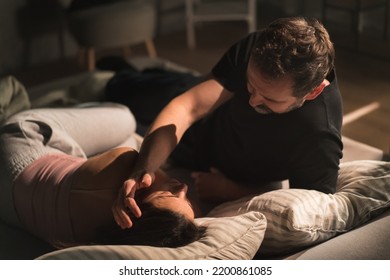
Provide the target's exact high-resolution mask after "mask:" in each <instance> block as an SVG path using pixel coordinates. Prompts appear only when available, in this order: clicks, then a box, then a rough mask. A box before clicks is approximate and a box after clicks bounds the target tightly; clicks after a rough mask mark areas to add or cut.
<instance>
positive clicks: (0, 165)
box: [0, 103, 135, 222]
mask: <svg viewBox="0 0 390 280" xmlns="http://www.w3.org/2000/svg"><path fill="white" fill-rule="evenodd" d="M134 132H135V120H134V117H133V115H132V114H131V113H130V111H129V110H128V108H127V107H125V106H122V105H119V104H113V103H102V104H100V105H97V106H93V107H73V108H55V109H52V108H43V109H34V110H27V111H23V112H21V113H18V114H16V115H14V116H12V117H11V118H9V119H8V120H7V121H6V123H5V124H4V126H2V127H1V128H0V183H1V194H0V214H1V215H0V216H1V218H3V219H4V220H6V221H7V222H8V221H11V222H12V221H15V216H14V215H13V213H12V212H13V211H11V210H10V209H13V203H12V185H13V182H14V180H15V179H16V177H17V176H18V175H19V174H20V172H22V171H23V170H24V168H25V167H26V166H27V165H29V164H30V163H31V162H33V161H34V160H35V159H37V158H39V157H41V156H43V155H45V154H48V153H66V154H69V155H73V156H77V157H89V156H92V155H95V154H98V153H101V152H104V151H106V150H108V149H111V148H114V147H116V146H118V145H120V144H122V143H123V142H124V140H125V139H127V138H130V137H131V135H132V134H134Z"/></svg>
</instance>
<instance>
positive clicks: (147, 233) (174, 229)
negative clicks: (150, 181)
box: [98, 203, 206, 248]
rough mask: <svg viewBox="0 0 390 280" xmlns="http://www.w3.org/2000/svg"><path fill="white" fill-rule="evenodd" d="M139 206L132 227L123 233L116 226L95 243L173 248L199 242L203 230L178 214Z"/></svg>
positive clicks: (145, 204) (151, 206)
mask: <svg viewBox="0 0 390 280" xmlns="http://www.w3.org/2000/svg"><path fill="white" fill-rule="evenodd" d="M138 206H139V207H140V209H141V211H142V216H141V217H140V218H135V217H131V220H132V222H133V226H132V227H131V228H129V229H125V230H123V229H121V228H120V227H118V226H115V228H114V229H111V230H110V231H109V232H108V234H104V237H103V239H102V240H100V241H99V242H98V243H100V244H106V245H108V244H110V245H149V246H157V247H172V248H175V247H180V246H185V245H187V244H189V243H191V242H194V241H196V240H198V239H199V238H200V237H202V235H203V234H204V232H205V230H206V229H205V228H204V227H199V226H197V225H196V224H195V223H194V222H193V221H191V220H189V219H188V218H187V217H185V216H184V215H182V214H180V213H177V212H174V211H171V210H168V209H162V208H157V207H154V206H153V205H151V204H149V203H141V204H139V205H138ZM103 231H105V230H103ZM105 232H106V233H107V231H105Z"/></svg>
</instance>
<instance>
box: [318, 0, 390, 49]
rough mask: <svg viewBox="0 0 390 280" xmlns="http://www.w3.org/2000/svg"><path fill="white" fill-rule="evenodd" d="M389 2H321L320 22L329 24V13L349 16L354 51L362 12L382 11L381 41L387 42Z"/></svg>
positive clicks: (357, 47)
mask: <svg viewBox="0 0 390 280" xmlns="http://www.w3.org/2000/svg"><path fill="white" fill-rule="evenodd" d="M389 2H390V1H389V0H323V9H322V12H323V14H322V21H323V23H324V24H325V25H327V24H328V23H329V16H330V11H332V10H333V11H340V12H343V13H347V14H349V18H350V31H351V33H352V35H353V45H352V48H353V49H354V50H356V51H357V50H358V49H359V40H360V30H359V28H360V24H361V22H360V16H361V13H363V12H368V11H372V10H379V9H382V11H383V13H384V14H383V40H385V41H386V40H387V36H388V25H389V5H390V4H389Z"/></svg>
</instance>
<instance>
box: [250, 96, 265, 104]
mask: <svg viewBox="0 0 390 280" xmlns="http://www.w3.org/2000/svg"><path fill="white" fill-rule="evenodd" d="M262 104H264V98H263V97H261V95H259V94H251V95H250V97H249V105H251V106H252V107H257V106H259V105H262Z"/></svg>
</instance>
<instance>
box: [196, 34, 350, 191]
mask: <svg viewBox="0 0 390 280" xmlns="http://www.w3.org/2000/svg"><path fill="white" fill-rule="evenodd" d="M259 34H260V33H259V32H257V33H252V34H249V35H248V36H247V37H246V38H244V39H243V40H241V41H239V42H238V43H236V44H235V45H233V46H232V47H231V48H230V49H229V50H228V52H227V53H226V54H225V55H224V56H223V57H222V58H221V60H220V61H219V62H218V63H217V64H216V65H215V67H214V68H213V70H212V74H213V76H214V77H215V78H216V79H217V81H218V82H219V83H221V84H222V85H223V86H224V87H225V88H226V89H227V90H229V91H231V92H233V93H234V96H233V98H232V99H230V100H229V101H228V102H226V103H225V104H223V105H222V106H220V107H219V108H218V109H217V110H216V111H215V112H214V113H212V114H211V115H210V116H208V117H206V118H205V119H203V120H201V121H200V122H198V123H197V124H196V126H195V127H194V128H193V132H192V133H194V134H193V135H196V136H195V137H193V139H196V140H195V141H196V143H195V146H196V153H195V155H196V157H197V158H198V161H200V162H202V163H203V164H204V166H203V167H204V168H205V169H206V168H208V167H211V166H213V167H216V168H218V169H219V170H220V171H222V172H223V173H224V174H225V175H226V176H228V177H230V179H232V180H236V181H238V182H243V183H248V184H253V185H256V184H258V185H259V183H263V182H269V181H278V180H286V179H288V180H289V183H290V187H292V188H305V189H315V190H319V191H323V192H325V193H333V192H334V191H335V186H336V180H337V176H338V169H339V161H340V158H341V157H342V142H341V133H340V130H341V125H342V102H341V97H340V92H339V89H338V85H337V79H336V76H335V72H334V71H332V73H331V74H330V75H329V76H328V77H327V79H328V80H329V81H330V85H329V86H327V87H326V88H325V89H324V91H323V92H322V93H321V94H320V95H319V96H318V97H317V98H316V99H314V100H310V101H306V102H305V103H304V105H303V106H302V107H300V108H298V109H296V110H293V111H291V112H288V113H285V114H266V115H263V114H259V113H257V112H256V111H255V110H254V109H253V108H252V107H250V105H249V103H248V101H249V93H248V91H247V80H246V70H247V65H248V61H249V57H250V52H251V50H252V48H253V45H254V43H255V42H256V39H257V38H258V36H259Z"/></svg>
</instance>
